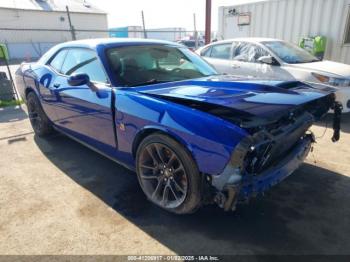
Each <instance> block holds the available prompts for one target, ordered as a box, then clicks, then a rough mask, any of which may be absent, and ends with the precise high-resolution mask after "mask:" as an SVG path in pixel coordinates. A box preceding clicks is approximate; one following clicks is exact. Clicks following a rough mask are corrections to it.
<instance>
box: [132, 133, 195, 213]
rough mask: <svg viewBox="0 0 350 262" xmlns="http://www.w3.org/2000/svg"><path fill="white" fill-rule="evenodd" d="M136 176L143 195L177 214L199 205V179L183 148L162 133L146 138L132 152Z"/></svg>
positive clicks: (190, 159) (190, 210) (190, 158)
mask: <svg viewBox="0 0 350 262" xmlns="http://www.w3.org/2000/svg"><path fill="white" fill-rule="evenodd" d="M136 170H137V177H138V180H139V183H140V185H141V188H142V190H143V192H144V193H145V194H146V196H147V198H148V199H149V200H150V201H151V202H153V203H154V204H156V205H158V206H160V207H161V208H163V209H165V210H167V211H170V212H173V213H177V214H188V213H192V212H194V211H195V210H196V209H197V208H198V207H199V206H200V204H201V179H200V173H199V171H198V168H197V166H196V164H195V162H194V161H193V159H192V157H191V156H190V154H189V153H188V152H187V150H186V149H185V148H184V147H183V146H182V145H181V144H179V143H178V142H176V141H175V140H173V139H171V138H169V137H168V136H165V135H162V134H153V135H150V136H148V137H146V138H145V139H144V140H143V141H142V142H141V144H140V146H139V147H138V150H137V153H136Z"/></svg>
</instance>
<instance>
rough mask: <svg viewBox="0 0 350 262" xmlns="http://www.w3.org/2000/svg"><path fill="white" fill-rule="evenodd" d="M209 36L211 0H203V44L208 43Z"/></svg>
mask: <svg viewBox="0 0 350 262" xmlns="http://www.w3.org/2000/svg"><path fill="white" fill-rule="evenodd" d="M210 37H211V0H205V44H206V45H207V44H209V43H210Z"/></svg>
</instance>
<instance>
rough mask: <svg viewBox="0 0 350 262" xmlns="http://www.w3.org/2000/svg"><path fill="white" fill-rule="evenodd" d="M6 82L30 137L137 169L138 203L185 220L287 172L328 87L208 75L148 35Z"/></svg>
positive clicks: (57, 55) (56, 56) (82, 44)
mask: <svg viewBox="0 0 350 262" xmlns="http://www.w3.org/2000/svg"><path fill="white" fill-rule="evenodd" d="M16 84H17V87H18V88H19V90H20V93H21V95H22V97H23V98H24V99H25V101H26V104H27V107H28V114H29V118H30V121H31V124H32V126H33V129H34V131H35V133H36V135H38V136H40V137H44V136H47V135H49V134H50V133H51V132H53V131H54V130H57V131H59V132H61V133H63V134H66V135H67V136H69V137H71V138H73V139H75V140H77V141H79V142H81V143H83V144H84V145H86V146H88V147H90V148H91V149H94V150H96V151H98V152H99V153H101V154H103V155H105V156H107V157H108V158H110V159H112V160H114V161H116V162H118V163H120V164H122V165H124V166H126V167H128V168H130V169H132V170H134V171H136V174H137V177H138V180H139V183H140V186H141V188H142V190H143V192H144V193H145V195H146V196H147V198H148V199H149V200H150V201H151V202H153V203H154V204H156V205H158V206H160V207H162V208H163V209H166V210H168V211H171V212H174V213H177V214H185V213H191V212H194V211H195V210H196V209H198V207H200V206H201V205H203V204H209V203H217V204H218V205H219V206H220V207H222V208H224V209H225V210H234V209H235V207H236V204H237V203H239V202H240V201H246V200H248V199H249V198H251V197H255V196H257V195H259V194H261V193H263V192H264V191H266V190H267V189H269V188H270V187H271V186H273V185H275V184H276V183H279V182H280V181H281V180H283V179H284V178H286V177H287V176H289V175H290V174H291V173H293V171H295V170H296V169H297V168H298V167H299V166H300V165H301V163H302V162H303V160H304V159H305V157H306V156H307V154H308V152H309V151H310V148H311V146H312V143H313V142H314V136H313V134H312V133H311V132H310V131H309V128H310V126H311V125H312V124H313V123H314V122H315V121H317V120H319V119H320V118H321V117H322V116H323V115H325V114H326V113H327V112H328V111H329V110H330V109H331V108H332V109H333V110H334V111H335V114H334V119H335V120H334V123H333V125H334V130H335V133H334V137H333V139H334V141H335V140H338V139H339V124H340V123H339V119H340V113H341V108H340V107H339V106H338V105H337V103H336V102H335V101H334V95H333V92H332V90H328V89H327V88H320V87H317V88H315V86H310V85H307V84H305V83H301V82H282V81H266V80H265V81H264V80H260V81H258V80H252V79H239V78H234V77H233V76H225V75H218V74H217V72H216V71H215V70H214V69H213V68H212V67H211V66H210V65H208V64H207V63H206V62H205V61H204V60H202V59H201V58H200V57H199V56H197V55H196V54H194V53H193V52H191V51H190V50H189V49H187V48H186V47H184V46H182V45H179V44H176V43H171V42H166V41H156V40H142V39H140V40H136V39H118V40H117V39H93V40H82V41H73V42H68V43H63V44H59V45H57V46H55V47H53V48H52V49H51V50H49V51H48V52H47V53H46V54H44V55H43V56H42V58H41V59H40V60H39V61H38V62H36V63H22V65H21V66H20V68H19V69H18V70H17V72H16Z"/></svg>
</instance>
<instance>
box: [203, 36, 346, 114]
mask: <svg viewBox="0 0 350 262" xmlns="http://www.w3.org/2000/svg"><path fill="white" fill-rule="evenodd" d="M196 52H197V53H198V54H199V55H201V56H202V57H203V58H205V59H206V60H207V61H208V62H209V63H210V64H211V65H213V66H214V67H215V68H216V69H217V71H218V72H219V73H226V74H230V75H237V76H250V77H258V78H264V79H277V80H298V81H305V82H314V83H322V84H326V85H330V86H333V87H335V88H336V89H337V92H336V97H337V100H338V101H339V102H341V104H342V106H343V112H350V66H349V65H346V64H341V63H336V62H331V61H320V60H319V59H317V58H316V57H314V56H313V55H311V54H309V53H308V52H307V51H305V50H304V49H302V48H299V47H297V46H295V45H293V44H290V43H288V42H285V41H282V40H278V39H270V38H236V39H230V40H224V41H218V42H214V43H211V44H209V45H206V46H204V47H201V48H199V49H198V50H197V51H196Z"/></svg>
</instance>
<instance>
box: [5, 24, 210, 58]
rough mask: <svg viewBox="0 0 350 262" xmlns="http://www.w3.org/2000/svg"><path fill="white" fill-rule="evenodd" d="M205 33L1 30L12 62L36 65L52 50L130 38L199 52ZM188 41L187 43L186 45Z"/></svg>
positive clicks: (136, 30) (137, 30)
mask: <svg viewBox="0 0 350 262" xmlns="http://www.w3.org/2000/svg"><path fill="white" fill-rule="evenodd" d="M202 36H203V32H195V31H186V30H184V29H181V28H177V29H176V30H174V29H170V30H161V29H159V30H158V29H157V30H145V31H144V30H142V29H137V28H136V29H135V28H134V29H133V30H125V29H124V30H114V29H111V30H79V29H77V30H75V29H73V30H67V29H17V28H0V43H3V44H5V45H6V47H7V50H8V53H9V57H10V61H12V62H16V61H23V60H25V61H35V60H36V59H38V58H39V57H40V56H42V55H43V54H44V53H45V52H46V51H47V50H48V49H50V48H51V47H52V46H54V45H56V44H59V43H62V42H66V41H71V40H72V39H73V38H74V37H75V38H76V39H77V40H79V39H91V38H106V37H107V38H108V37H116V38H118V37H127V38H148V39H160V40H167V41H180V40H183V43H184V44H186V45H188V46H189V47H190V48H193V49H195V48H196V47H199V46H201V45H203V43H204V42H203V37H202ZM186 41H187V42H186Z"/></svg>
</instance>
